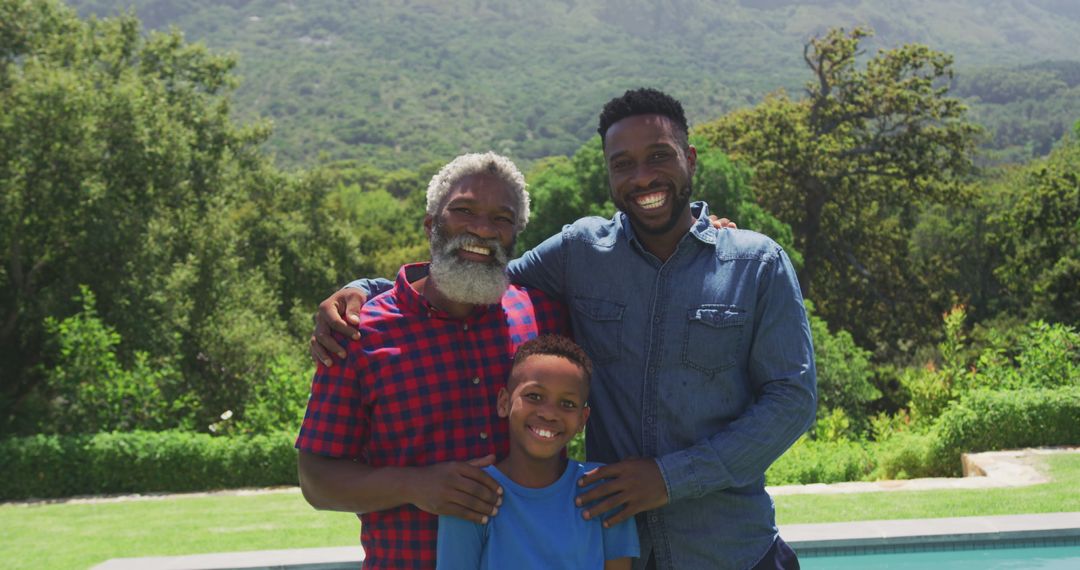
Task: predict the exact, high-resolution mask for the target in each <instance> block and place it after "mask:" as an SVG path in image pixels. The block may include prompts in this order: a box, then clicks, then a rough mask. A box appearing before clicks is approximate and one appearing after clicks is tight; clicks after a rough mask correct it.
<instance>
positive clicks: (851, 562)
mask: <svg viewBox="0 0 1080 570" xmlns="http://www.w3.org/2000/svg"><path fill="white" fill-rule="evenodd" d="M780 535H781V536H783V537H784V540H785V541H786V542H788V543H789V544H791V546H792V547H793V548H794V549H795V552H797V553H798V555H799V562H800V564H801V566H802V568H804V569H806V570H826V569H828V570H853V569H855V568H859V569H864V568H873V569H875V570H876V569H878V568H884V569H888V570H909V569H910V570H914V569H916V568H918V569H920V570H921V569H930V570H933V569H937V568H943V569H948V570H954V569H957V570H975V569H978V570H983V569H992V570H1007V569H1008V570H1019V569H1036V570H1066V569H1068V570H1078V569H1080V513H1042V514H1032V515H1005V516H987V517H954V518H943V519H921V520H888V521H860V522H850V523H824V524H812V525H790V526H786V527H783V528H781V530H780Z"/></svg>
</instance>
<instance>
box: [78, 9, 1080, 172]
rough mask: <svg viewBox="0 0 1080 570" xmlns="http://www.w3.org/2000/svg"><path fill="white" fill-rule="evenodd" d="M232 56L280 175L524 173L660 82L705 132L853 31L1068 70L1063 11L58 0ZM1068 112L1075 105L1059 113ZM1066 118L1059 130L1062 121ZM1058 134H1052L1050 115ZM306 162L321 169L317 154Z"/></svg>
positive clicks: (965, 64) (1073, 53) (890, 41)
mask: <svg viewBox="0 0 1080 570" xmlns="http://www.w3.org/2000/svg"><path fill="white" fill-rule="evenodd" d="M71 4H72V5H74V6H75V7H76V8H78V10H79V11H80V13H82V14H84V15H85V14H91V13H92V14H98V15H109V14H113V13H116V11H118V10H122V9H134V10H135V12H136V13H137V14H138V16H139V17H140V18H141V19H142V20H143V22H144V24H145V25H146V26H147V27H148V28H152V29H163V28H168V27H169V26H176V27H177V28H179V29H181V30H182V31H184V33H185V34H186V37H187V39H189V40H201V41H204V42H205V43H206V44H207V45H208V46H210V47H211V48H213V49H215V50H219V51H226V52H231V53H234V54H235V55H236V56H237V57H238V59H239V65H238V74H239V75H240V76H241V78H242V80H243V82H242V84H241V87H240V88H239V90H238V92H237V94H236V105H235V107H236V112H237V114H238V116H239V118H241V119H251V118H254V117H266V118H270V119H272V120H273V122H274V125H275V134H274V136H273V138H272V139H271V141H270V143H269V145H270V147H271V150H272V151H273V152H274V153H275V154H276V155H277V157H278V160H279V162H282V163H283V164H291V165H299V164H310V163H311V162H313V161H315V160H336V159H359V160H362V161H364V162H367V163H372V164H376V165H379V166H382V167H398V166H406V165H410V164H414V163H416V162H421V161H425V160H430V159H444V158H446V157H447V156H450V155H453V154H455V153H457V152H460V151H463V150H476V149H481V148H495V149H497V150H499V151H502V152H504V153H507V154H509V155H511V156H513V157H515V158H517V159H520V160H524V161H531V160H534V159H537V158H540V157H543V156H548V155H553V154H568V153H570V152H572V151H573V150H574V149H576V148H577V147H578V146H580V144H581V143H582V142H583V141H584V140H586V139H587V138H588V137H589V136H591V135H592V133H593V129H594V120H595V115H596V112H597V110H598V108H599V106H600V105H601V104H602V103H603V102H604V101H606V100H607V99H609V98H610V97H612V96H614V95H617V94H618V93H620V92H621V91H622V90H624V89H626V88H630V87H636V86H639V85H653V86H660V87H663V88H664V89H666V90H668V91H670V92H672V93H673V94H675V95H676V96H679V97H680V98H682V99H683V100H684V101H685V102H686V103H687V106H688V112H689V113H690V115H691V119H692V120H693V121H696V122H700V121H704V120H708V119H711V118H715V117H717V116H719V115H721V114H723V113H725V112H727V111H730V110H731V109H734V108H737V107H742V106H747V105H750V104H753V103H754V102H756V101H758V100H759V99H760V98H761V97H762V96H763V95H764V94H765V93H767V92H769V91H772V90H774V89H777V88H781V87H784V88H787V89H789V90H792V91H797V90H799V89H800V88H801V85H802V83H803V82H804V81H805V80H806V79H807V74H806V72H805V70H804V67H803V62H802V45H803V43H804V42H805V40H806V39H807V38H809V37H811V36H812V35H814V34H817V33H820V32H821V31H822V30H824V29H827V28H828V27H833V26H845V27H852V26H855V25H869V26H872V27H873V28H874V29H876V31H877V36H876V38H875V39H874V41H873V43H870V44H869V45H870V46H873V47H872V48H871V49H876V47H881V46H885V47H889V46H895V45H899V44H902V43H906V42H913V41H914V42H922V43H926V44H928V45H930V46H931V47H933V48H935V49H939V50H943V51H947V52H949V53H952V54H954V55H955V56H956V60H957V69H958V70H959V71H960V72H961V73H962V72H963V71H964V70H966V69H979V70H982V69H985V68H987V67H989V66H1020V65H1025V64H1031V63H1034V62H1037V61H1042V60H1049V59H1058V60H1069V59H1080V56H1078V54H1077V50H1076V40H1075V38H1077V37H1080V4H1077V3H1076V2H1072V1H1070V0H999V1H994V0H991V1H983V0H960V1H954V2H948V3H944V2H940V1H928V0H914V1H898V0H874V1H870V0H814V1H809V2H807V1H803V2H794V1H786V0H720V1H707V0H664V1H663V2H653V1H648V0H537V1H534V2H527V3H526V2H517V1H514V0H366V1H364V2H347V1H344V0H308V1H305V2H298V1H292V0H286V1H275V0H250V1H249V0H228V1H224V2H219V1H213V2H211V1H209V0H177V1H165V0H72V2H71ZM1077 112H1080V109H1077ZM1072 119H1075V117H1072ZM1063 122H1068V119H1064V120H1063ZM320 156H321V158H320Z"/></svg>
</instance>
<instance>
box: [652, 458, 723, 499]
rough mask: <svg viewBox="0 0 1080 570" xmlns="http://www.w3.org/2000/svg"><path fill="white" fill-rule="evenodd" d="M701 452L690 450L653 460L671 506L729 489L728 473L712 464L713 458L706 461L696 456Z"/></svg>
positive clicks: (714, 461) (713, 462)
mask: <svg viewBox="0 0 1080 570" xmlns="http://www.w3.org/2000/svg"><path fill="white" fill-rule="evenodd" d="M701 453H702V452H701V451H700V450H698V449H695V448H693V447H691V448H689V449H684V450H682V451H676V452H675V453H669V454H667V455H664V456H662V457H658V458H657V459H656V463H657V465H659V466H660V474H661V475H662V476H663V477H664V485H666V486H667V492H668V500H669V501H671V502H672V503H674V502H675V501H680V500H683V499H693V498H697V497H701V496H704V495H706V494H708V493H710V492H713V491H717V490H719V489H725V488H727V487H730V486H731V484H732V483H731V482H732V478H731V474H730V473H728V472H727V470H726V469H724V468H723V467H720V466H718V465H717V464H716V460H715V457H711V458H708V459H706V458H703V457H701V456H700V454H701ZM710 455H711V453H710Z"/></svg>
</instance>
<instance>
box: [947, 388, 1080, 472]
mask: <svg viewBox="0 0 1080 570" xmlns="http://www.w3.org/2000/svg"><path fill="white" fill-rule="evenodd" d="M931 435H932V436H933V438H934V440H935V441H934V442H933V449H932V450H931V452H930V454H931V455H930V458H929V461H930V466H929V467H930V469H931V470H932V471H933V472H934V473H936V474H938V475H955V474H958V473H959V472H960V454H961V453H970V452H979V451H994V450H999V449H1017V448H1023V447H1037V446H1047V445H1076V444H1078V443H1080V387H1077V386H1069V387H1064V388H1051V389H1035V390H1031V389H1029V390H1008V391H989V390H978V391H974V392H971V393H969V394H966V395H965V396H964V397H962V398H961V399H960V400H959V401H957V402H952V403H951V404H950V405H949V407H948V408H947V409H946V410H945V412H944V413H943V414H942V415H941V417H940V418H938V420H937V422H936V423H935V424H934V427H933V429H932V430H931Z"/></svg>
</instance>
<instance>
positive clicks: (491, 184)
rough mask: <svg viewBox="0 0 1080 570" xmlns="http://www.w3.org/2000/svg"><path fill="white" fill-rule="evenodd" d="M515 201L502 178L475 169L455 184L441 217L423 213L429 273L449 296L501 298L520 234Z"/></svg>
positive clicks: (483, 299)
mask: <svg viewBox="0 0 1080 570" xmlns="http://www.w3.org/2000/svg"><path fill="white" fill-rule="evenodd" d="M514 204H515V202H514V196H513V194H512V192H511V191H510V189H509V188H507V186H506V184H505V183H504V182H503V181H502V180H500V179H499V178H498V177H496V176H493V175H489V174H474V175H472V176H466V177H464V178H462V179H461V180H460V181H458V182H457V183H456V184H455V185H454V187H453V188H452V189H451V190H450V192H449V194H448V195H447V198H446V204H445V205H444V206H443V208H442V209H441V210H440V212H439V214H438V216H437V217H431V216H428V217H427V218H425V220H424V225H425V227H426V228H427V230H428V234H429V236H430V239H431V274H432V276H433V277H434V278H435V282H436V283H437V284H438V287H439V290H440V291H441V292H442V293H443V294H444V295H446V296H447V297H448V298H450V299H452V300H454V301H457V302H461V303H470V304H490V303H497V302H498V301H499V299H500V298H501V297H502V295H503V293H504V292H505V291H506V287H507V286H508V285H509V280H508V278H507V277H506V273H505V269H506V264H507V263H509V261H510V253H511V252H512V251H513V249H514V238H515V237H516V233H515V232H516V229H515V223H516V220H517V216H516V212H515V211H514Z"/></svg>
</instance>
